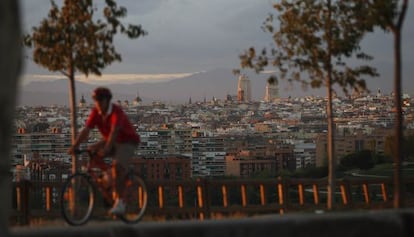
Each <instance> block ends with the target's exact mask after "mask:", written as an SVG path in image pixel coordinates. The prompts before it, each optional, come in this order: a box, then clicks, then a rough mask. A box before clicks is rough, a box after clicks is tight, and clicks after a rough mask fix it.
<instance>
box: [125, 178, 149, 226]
mask: <svg viewBox="0 0 414 237" xmlns="http://www.w3.org/2000/svg"><path fill="white" fill-rule="evenodd" d="M123 197H124V201H125V204H126V211H125V213H124V214H123V215H120V216H118V217H119V218H120V219H121V220H123V221H124V222H126V223H136V222H138V221H140V220H141V219H142V217H143V216H144V213H145V210H146V208H147V203H148V196H147V186H146V185H145V182H144V180H143V179H141V178H140V177H139V176H138V175H136V174H134V173H130V174H128V178H127V181H126V184H125V190H124V195H123Z"/></svg>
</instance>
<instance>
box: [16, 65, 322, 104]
mask: <svg viewBox="0 0 414 237" xmlns="http://www.w3.org/2000/svg"><path fill="white" fill-rule="evenodd" d="M247 76H248V77H249V78H250V80H251V85H252V96H253V99H254V100H261V99H262V98H263V96H264V92H265V86H266V81H267V78H268V75H265V74H263V75H258V74H255V73H251V74H247ZM237 81H238V77H237V76H235V75H234V74H233V73H232V70H231V69H216V70H212V71H207V72H202V73H198V74H194V75H191V76H188V77H184V78H179V79H174V80H171V81H168V82H158V83H142V82H141V83H133V84H131V83H129V84H122V83H114V84H110V85H107V86H108V87H109V88H111V90H112V91H113V93H114V99H115V100H121V101H123V100H129V101H132V100H134V99H135V97H136V95H137V93H139V96H140V97H141V98H142V100H143V102H144V103H150V102H152V101H163V102H167V103H185V102H187V101H188V100H189V98H190V97H191V99H192V101H193V102H194V101H202V100H204V98H206V99H207V100H210V99H211V98H213V97H215V98H217V99H224V98H226V95H228V94H231V95H236V94H237ZM96 86H97V85H94V84H88V83H83V82H79V81H77V82H76V95H77V101H79V100H80V98H81V96H82V95H84V96H85V99H86V100H87V101H90V92H91V91H92V90H93V88H95V87H96ZM68 88H69V84H68V80H67V79H61V80H55V81H47V82H45V81H42V82H39V81H34V82H30V83H29V84H27V85H25V86H22V88H20V95H19V97H18V104H20V105H52V104H57V105H65V104H66V105H67V104H68V101H69V95H68ZM279 93H280V97H288V96H293V97H295V96H302V95H305V94H306V95H308V94H309V95H316V94H318V95H323V90H308V91H307V92H306V91H302V89H301V88H300V86H298V85H296V86H295V88H292V86H289V85H287V84H286V82H285V84H283V82H279Z"/></svg>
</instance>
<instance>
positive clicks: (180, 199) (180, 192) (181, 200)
mask: <svg viewBox="0 0 414 237" xmlns="http://www.w3.org/2000/svg"><path fill="white" fill-rule="evenodd" d="M178 206H179V207H180V208H183V207H184V198H183V186H181V185H179V186H178Z"/></svg>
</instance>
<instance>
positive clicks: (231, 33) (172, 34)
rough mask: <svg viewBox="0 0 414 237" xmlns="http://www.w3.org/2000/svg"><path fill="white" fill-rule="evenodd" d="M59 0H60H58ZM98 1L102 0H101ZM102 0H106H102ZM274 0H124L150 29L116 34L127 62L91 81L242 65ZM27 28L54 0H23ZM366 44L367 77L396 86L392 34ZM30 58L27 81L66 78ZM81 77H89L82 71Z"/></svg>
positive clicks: (411, 67) (408, 52)
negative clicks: (374, 72) (372, 70)
mask: <svg viewBox="0 0 414 237" xmlns="http://www.w3.org/2000/svg"><path fill="white" fill-rule="evenodd" d="M57 2H59V1H57ZM96 2H99V1H96ZM101 2H103V0H102V1H101ZM273 2H274V0H122V1H119V4H120V5H122V6H124V7H126V8H127V9H128V16H127V18H125V19H124V20H123V21H124V22H125V23H134V24H140V25H142V27H143V28H144V29H145V30H146V31H147V32H148V35H147V36H145V37H143V38H139V39H137V40H130V39H127V38H125V37H117V38H116V43H115V47H116V48H117V50H118V52H119V53H121V55H122V59H123V60H122V62H115V63H113V64H112V65H110V66H109V67H108V68H107V69H105V71H104V75H103V77H100V78H98V77H91V78H88V81H89V82H94V81H99V82H106V83H109V82H110V81H111V80H112V79H120V80H118V82H119V81H124V82H132V81H135V82H136V81H151V82H163V81H166V80H172V79H175V78H180V77H183V76H188V75H191V74H193V73H198V72H203V71H209V70H213V69H217V68H229V69H234V68H238V67H239V58H238V56H239V55H240V54H241V53H243V52H244V51H245V50H246V49H248V48H249V47H251V46H254V47H256V48H258V49H261V48H263V47H267V46H269V45H270V44H271V42H272V39H271V35H270V34H269V33H266V32H263V31H262V30H261V28H260V27H261V25H262V23H263V21H264V19H265V18H266V17H267V15H268V14H269V13H270V12H272V13H275V12H274V10H273V9H272V3H273ZM21 4H22V6H21V7H22V16H23V24H24V29H25V31H28V30H30V29H31V27H33V26H37V25H38V24H39V23H40V21H41V19H42V18H44V17H45V16H46V15H47V13H48V11H49V9H50V1H49V0H35V1H34V0H22V1H21ZM413 9H414V6H413V3H412V2H411V4H410V6H409V9H408V12H407V15H406V18H405V22H404V27H403V34H402V36H403V41H402V43H403V50H402V54H403V55H402V56H403V88H404V92H405V93H410V94H414V80H413V79H414V78H413V77H414V76H413V75H414V24H413V23H412V22H413V19H414V11H413ZM361 46H362V49H363V50H364V51H365V52H366V53H368V54H370V55H372V56H374V60H373V61H372V62H371V65H373V66H375V67H376V68H377V69H378V72H379V73H380V77H378V78H375V79H370V80H368V81H367V82H368V85H369V88H370V89H371V90H376V89H377V88H380V89H381V88H384V89H383V90H384V91H386V90H387V89H385V88H388V90H392V87H393V83H392V80H393V63H394V61H393V38H392V34H385V33H384V32H382V31H376V32H374V33H371V34H369V35H367V37H366V38H365V39H364V40H363V42H362V43H361ZM50 74H51V73H49V72H48V71H47V70H45V69H42V68H40V67H38V66H36V65H34V64H33V63H32V62H31V61H30V60H26V64H25V70H24V74H23V82H28V81H30V80H44V79H51V78H62V76H61V75H59V74H52V75H50ZM80 80H84V79H83V78H82V77H80Z"/></svg>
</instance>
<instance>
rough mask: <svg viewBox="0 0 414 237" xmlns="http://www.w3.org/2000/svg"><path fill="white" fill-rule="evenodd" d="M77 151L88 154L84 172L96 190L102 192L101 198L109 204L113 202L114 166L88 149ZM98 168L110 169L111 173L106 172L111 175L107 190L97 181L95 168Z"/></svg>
mask: <svg viewBox="0 0 414 237" xmlns="http://www.w3.org/2000/svg"><path fill="white" fill-rule="evenodd" d="M78 152H79V153H82V152H86V153H87V154H88V159H89V160H88V163H87V164H86V173H87V174H88V175H89V176H90V177H91V178H92V182H93V183H94V184H95V185H96V187H97V188H98V190H99V191H100V192H101V193H102V196H103V198H104V199H105V200H106V201H107V202H109V203H110V204H112V203H113V201H114V198H115V194H114V192H113V187H114V177H116V176H115V175H116V174H115V166H114V165H113V163H112V164H107V163H105V162H104V160H103V157H99V156H98V155H96V154H93V153H92V151H90V150H85V151H78ZM96 169H99V171H100V172H107V174H108V171H109V170H111V173H110V174H108V175H110V176H111V178H110V180H111V183H110V184H109V185H110V187H109V190H108V189H106V188H105V187H103V186H102V183H99V182H98V179H99V177H98V175H97V170H96Z"/></svg>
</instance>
